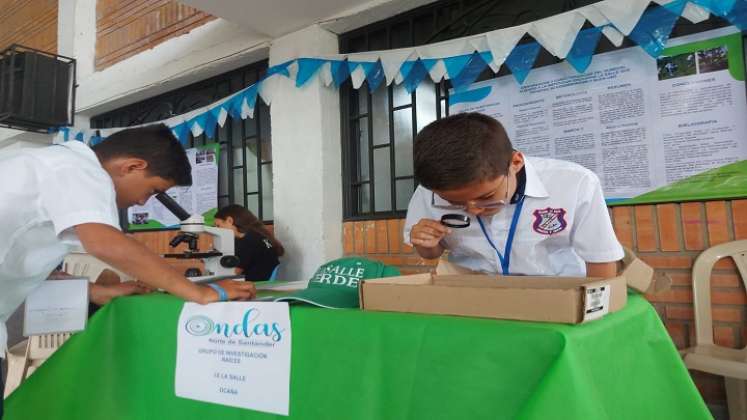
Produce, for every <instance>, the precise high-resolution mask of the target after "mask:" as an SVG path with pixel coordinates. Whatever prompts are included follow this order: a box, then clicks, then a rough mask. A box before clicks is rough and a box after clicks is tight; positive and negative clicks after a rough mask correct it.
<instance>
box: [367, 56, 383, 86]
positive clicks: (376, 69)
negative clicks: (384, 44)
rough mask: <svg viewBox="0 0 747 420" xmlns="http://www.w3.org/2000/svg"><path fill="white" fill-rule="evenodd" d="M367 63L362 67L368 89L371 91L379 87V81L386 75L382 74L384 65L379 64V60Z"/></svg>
mask: <svg viewBox="0 0 747 420" xmlns="http://www.w3.org/2000/svg"><path fill="white" fill-rule="evenodd" d="M368 64H370V65H368V66H367V65H365V64H364V65H363V68H364V69H365V70H366V81H367V82H368V91H369V92H373V91H375V90H376V89H378V88H379V85H381V82H382V81H383V80H384V79H385V77H386V76H385V75H384V67H383V66H382V65H381V62H380V61H376V62H375V63H368Z"/></svg>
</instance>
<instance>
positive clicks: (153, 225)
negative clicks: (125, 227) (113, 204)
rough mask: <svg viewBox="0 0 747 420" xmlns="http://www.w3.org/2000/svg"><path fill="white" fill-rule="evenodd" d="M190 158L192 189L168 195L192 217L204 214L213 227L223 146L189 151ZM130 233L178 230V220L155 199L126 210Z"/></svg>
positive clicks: (214, 144) (176, 190)
mask: <svg viewBox="0 0 747 420" xmlns="http://www.w3.org/2000/svg"><path fill="white" fill-rule="evenodd" d="M186 152H187V157H188V158H189V163H190V164H191V165H192V186H190V187H173V188H170V189H169V190H168V191H166V193H167V194H168V195H169V196H171V198H173V199H174V200H176V202H177V203H179V205H180V206H182V207H183V208H184V209H185V210H186V211H187V212H189V213H190V214H201V215H203V216H204V217H205V223H206V224H212V223H213V218H214V216H215V213H216V212H217V211H218V162H219V153H220V145H219V144H217V143H213V144H208V145H205V146H200V147H196V148H192V149H187V150H186ZM127 220H128V224H129V230H130V231H137V230H149V229H164V228H175V227H178V226H179V219H178V218H177V217H176V216H174V214H173V213H171V212H170V211H169V210H168V209H167V208H166V207H164V206H163V204H161V202H160V201H158V200H157V199H156V198H155V197H151V198H150V199H149V200H148V201H147V202H146V203H145V205H144V206H138V205H135V206H132V207H130V208H129V209H127Z"/></svg>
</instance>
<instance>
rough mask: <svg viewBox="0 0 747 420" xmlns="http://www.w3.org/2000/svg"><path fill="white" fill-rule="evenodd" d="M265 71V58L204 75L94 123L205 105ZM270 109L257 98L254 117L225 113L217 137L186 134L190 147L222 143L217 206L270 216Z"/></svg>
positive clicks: (137, 119)
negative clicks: (236, 117)
mask: <svg viewBox="0 0 747 420" xmlns="http://www.w3.org/2000/svg"><path fill="white" fill-rule="evenodd" d="M266 71H267V61H262V62H259V63H255V64H252V65H250V66H247V67H244V68H241V69H237V70H234V71H231V72H229V73H225V74H222V75H220V76H216V77H213V78H211V79H208V80H204V81H201V82H198V83H195V84H192V85H189V86H186V87H183V88H180V89H177V90H174V91H172V92H168V93H165V94H162V95H159V96H156V97H154V98H150V99H147V100H145V101H142V102H138V103H136V104H132V105H128V106H126V107H123V108H120V109H116V110H114V111H110V112H107V113H105V114H101V115H97V116H96V117H94V118H92V119H91V127H92V128H109V127H127V126H134V125H139V124H145V123H149V122H154V121H160V120H164V119H167V118H170V117H173V116H175V115H180V114H184V113H186V112H189V111H191V110H194V109H197V108H200V107H203V106H205V105H208V104H210V103H212V102H214V101H216V100H219V99H221V98H224V97H226V96H228V95H230V94H232V93H234V92H237V91H239V90H241V89H243V88H245V87H246V86H249V85H251V84H253V83H255V82H256V81H257V80H259V79H260V78H261V77H262V76H263V75H264V74H265V72H266ZM270 128H271V127H270V109H269V107H268V106H267V105H265V104H264V102H262V100H261V98H258V100H257V107H256V108H255V110H254V118H247V119H246V120H235V119H232V118H230V117H229V118H227V119H226V123H225V125H224V126H223V127H219V128H218V129H217V130H216V134H215V137H214V138H212V139H209V138H208V137H207V135H206V134H204V133H203V134H202V135H200V136H198V137H194V136H192V135H191V133H190V136H189V143H188V145H187V146H188V147H196V146H201V145H205V144H209V143H219V144H220V162H219V166H218V207H222V206H225V205H228V204H240V205H243V206H245V207H246V208H248V209H249V210H251V211H252V212H253V213H254V214H255V215H257V217H258V218H259V219H260V220H263V221H265V222H270V221H272V218H273V204H272V202H273V200H272V144H271V130H270Z"/></svg>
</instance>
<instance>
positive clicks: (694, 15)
mask: <svg viewBox="0 0 747 420" xmlns="http://www.w3.org/2000/svg"><path fill="white" fill-rule="evenodd" d="M710 16H711V14H710V13H709V12H708V10H706V9H704V8H702V7H700V6H698V5H697V4H693V3H687V4H686V5H685V10H683V11H682V17H683V18H685V19H687V20H689V21H690V22H692V23H700V22H703V21H704V20H708V18H709V17H710Z"/></svg>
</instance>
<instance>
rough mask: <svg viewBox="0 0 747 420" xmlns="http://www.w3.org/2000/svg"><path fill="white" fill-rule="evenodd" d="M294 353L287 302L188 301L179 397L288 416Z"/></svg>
mask: <svg viewBox="0 0 747 420" xmlns="http://www.w3.org/2000/svg"><path fill="white" fill-rule="evenodd" d="M290 351H291V327H290V316H289V312H288V304H287V303H284V302H281V303H275V302H273V303H270V302H226V303H213V304H210V305H198V304H196V303H185V304H184V308H183V309H182V313H181V315H180V316H179V324H178V332H177V349H176V380H175V388H176V395H177V396H179V397H183V398H189V399H193V400H199V401H206V402H212V403H216V404H223V405H229V406H233V407H242V408H248V409H251V410H257V411H264V412H267V413H273V414H281V415H286V416H287V415H288V407H289V394H290Z"/></svg>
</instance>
